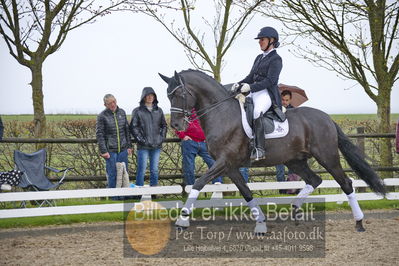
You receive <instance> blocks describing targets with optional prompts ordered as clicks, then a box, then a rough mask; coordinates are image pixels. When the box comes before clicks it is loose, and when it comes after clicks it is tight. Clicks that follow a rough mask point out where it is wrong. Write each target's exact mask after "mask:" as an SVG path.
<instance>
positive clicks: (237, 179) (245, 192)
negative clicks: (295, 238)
mask: <svg viewBox="0 0 399 266" xmlns="http://www.w3.org/2000/svg"><path fill="white" fill-rule="evenodd" d="M227 175H228V176H229V177H230V179H231V181H233V183H234V184H235V185H236V186H237V188H238V190H239V191H240V193H241V195H242V196H243V197H244V199H245V200H246V201H247V204H248V207H249V209H250V210H251V213H252V215H253V216H254V217H255V219H256V224H255V230H254V231H255V234H260V235H264V234H266V233H267V226H266V218H265V215H264V213H263V211H262V209H261V208H260V206H259V204H258V202H257V200H256V199H254V198H253V197H252V192H251V190H250V189H249V187H248V186H247V183H246V182H245V180H244V178H243V177H242V175H241V173H240V170H239V169H238V168H236V169H232V170H230V171H229V172H228V173H227Z"/></svg>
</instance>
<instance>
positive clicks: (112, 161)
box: [105, 150, 128, 188]
mask: <svg viewBox="0 0 399 266" xmlns="http://www.w3.org/2000/svg"><path fill="white" fill-rule="evenodd" d="M109 155H110V157H109V158H108V159H105V171H106V172H107V176H108V179H107V180H108V185H107V187H108V188H115V187H116V163H122V162H123V163H125V164H126V169H128V165H127V158H128V154H127V150H124V151H121V152H120V153H117V152H109Z"/></svg>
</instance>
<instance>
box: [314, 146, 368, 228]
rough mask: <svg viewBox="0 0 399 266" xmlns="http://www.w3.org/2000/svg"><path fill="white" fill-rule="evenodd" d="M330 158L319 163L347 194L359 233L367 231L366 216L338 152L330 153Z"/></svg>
mask: <svg viewBox="0 0 399 266" xmlns="http://www.w3.org/2000/svg"><path fill="white" fill-rule="evenodd" d="M326 156H328V158H325V159H324V160H319V159H318V158H316V159H317V161H318V162H319V163H320V164H321V165H322V166H323V167H324V168H326V170H327V171H328V172H329V173H330V174H331V175H332V176H333V177H334V179H335V180H336V181H337V183H338V184H339V185H340V187H341V189H342V190H343V191H344V192H345V194H346V196H347V197H348V202H349V205H350V206H351V209H352V214H353V218H354V219H355V221H356V225H355V228H356V230H357V231H358V232H363V231H365V229H364V227H363V222H362V221H363V218H364V214H363V212H362V210H361V209H360V206H359V203H358V202H357V199H356V195H355V191H354V189H353V187H352V180H350V179H349V178H348V177H347V176H346V174H345V172H344V170H343V169H342V166H341V163H340V161H339V155H338V151H337V152H336V153H329V154H328V155H326Z"/></svg>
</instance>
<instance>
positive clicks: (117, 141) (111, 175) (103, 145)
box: [96, 94, 132, 199]
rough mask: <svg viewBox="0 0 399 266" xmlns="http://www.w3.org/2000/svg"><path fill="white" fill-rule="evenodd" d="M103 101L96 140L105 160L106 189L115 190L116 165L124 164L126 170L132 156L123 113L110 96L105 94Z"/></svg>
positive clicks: (97, 124) (127, 125)
mask: <svg viewBox="0 0 399 266" xmlns="http://www.w3.org/2000/svg"><path fill="white" fill-rule="evenodd" d="M103 100H104V106H105V107H106V108H105V110H104V111H102V112H101V113H100V114H99V115H98V116H97V123H96V138H97V142H98V147H99V150H100V155H101V157H103V158H104V159H105V167H106V172H107V178H108V188H115V187H116V175H117V172H116V163H117V162H124V163H125V164H126V169H128V168H127V166H128V155H130V154H132V143H131V139H130V134H129V124H128V122H127V118H126V113H125V111H124V110H123V109H121V108H119V107H118V105H117V104H116V99H115V97H114V96H113V95H112V94H106V95H105V96H104V99H103ZM113 199H119V198H118V197H115V198H113Z"/></svg>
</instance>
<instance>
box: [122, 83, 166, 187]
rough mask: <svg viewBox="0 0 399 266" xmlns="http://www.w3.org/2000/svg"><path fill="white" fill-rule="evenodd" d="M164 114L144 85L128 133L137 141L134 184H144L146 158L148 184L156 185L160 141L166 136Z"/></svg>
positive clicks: (154, 94) (156, 100) (151, 92)
mask: <svg viewBox="0 0 399 266" xmlns="http://www.w3.org/2000/svg"><path fill="white" fill-rule="evenodd" d="M166 132H167V124H166V120H165V116H164V114H163V111H162V109H161V108H160V107H158V99H157V95H156V93H155V91H154V89H153V88H151V87H145V88H144V89H143V92H142V94H141V98H140V105H139V107H136V108H135V109H134V110H133V112H132V120H131V122H130V133H131V134H132V136H133V137H134V139H135V140H136V141H137V174H136V185H137V186H143V185H144V174H145V171H146V168H147V160H148V159H149V160H150V186H156V185H158V164H159V156H160V153H161V147H162V143H163V141H164V140H165V138H166Z"/></svg>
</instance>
